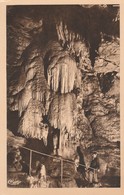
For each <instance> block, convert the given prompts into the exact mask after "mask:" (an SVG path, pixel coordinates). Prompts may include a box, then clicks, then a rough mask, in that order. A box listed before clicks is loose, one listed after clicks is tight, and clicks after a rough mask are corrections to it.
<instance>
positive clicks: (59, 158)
mask: <svg viewBox="0 0 124 195" xmlns="http://www.w3.org/2000/svg"><path fill="white" fill-rule="evenodd" d="M20 147H21V148H24V149H26V150H29V151H32V152H34V153H37V154H41V155H44V156H48V157H51V158H54V159H57V160H60V161H61V160H63V161H65V162H69V163H71V164H75V162H74V161H71V160H67V159H64V158H63V157H62V156H59V157H55V156H53V155H50V154H46V153H43V152H38V151H36V150H33V149H30V148H27V147H25V146H20ZM78 165H80V166H82V167H85V168H86V169H87V167H86V166H85V165H83V164H81V163H78ZM88 169H92V170H96V169H95V168H92V167H88ZM116 169H118V170H120V169H119V168H117V167H116Z"/></svg>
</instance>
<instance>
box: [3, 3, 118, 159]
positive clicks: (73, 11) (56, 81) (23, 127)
mask: <svg viewBox="0 0 124 195" xmlns="http://www.w3.org/2000/svg"><path fill="white" fill-rule="evenodd" d="M119 54H120V53H119V9H118V8H115V7H112V6H105V7H104V6H92V7H90V8H89V7H83V6H77V5H75V6H8V8H7V85H8V87H7V93H8V101H7V107H8V110H9V111H12V112H15V111H17V113H18V116H17V117H18V119H19V122H18V128H17V129H16V130H15V131H14V133H15V134H16V133H17V132H18V133H19V134H20V135H23V136H24V137H26V138H35V139H39V140H41V139H42V140H43V142H44V145H47V144H48V143H47V141H48V139H47V138H48V134H50V133H51V134H52V133H53V131H54V130H55V129H59V130H60V135H61V136H60V138H61V139H60V146H59V153H60V154H62V155H63V156H64V157H70V156H73V154H74V153H75V150H76V146H77V145H78V144H79V143H81V144H82V146H83V148H89V147H91V146H93V144H94V140H98V139H101V140H102V142H100V144H101V145H102V144H103V145H104V144H105V143H107V144H108V143H113V142H115V143H116V142H117V143H118V142H119V141H120V116H119V113H120V111H119V110H120V107H119V79H120V76H119V62H120V61H119ZM9 121H11V115H9V116H8V123H9ZM8 126H9V125H8ZM8 128H9V129H11V130H12V131H13V129H12V128H11V127H8ZM51 129H52V130H51ZM66 143H68V144H66ZM98 144H99V143H98ZM69 151H70V152H69Z"/></svg>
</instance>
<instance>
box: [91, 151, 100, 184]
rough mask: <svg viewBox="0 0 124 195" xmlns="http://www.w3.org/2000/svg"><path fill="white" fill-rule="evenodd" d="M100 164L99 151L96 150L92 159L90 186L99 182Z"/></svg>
mask: <svg viewBox="0 0 124 195" xmlns="http://www.w3.org/2000/svg"><path fill="white" fill-rule="evenodd" d="M99 168H100V164H99V158H98V156H97V152H94V153H93V155H92V160H91V163H90V167H89V186H90V187H91V186H93V184H98V172H99Z"/></svg>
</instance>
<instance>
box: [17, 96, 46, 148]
mask: <svg viewBox="0 0 124 195" xmlns="http://www.w3.org/2000/svg"><path fill="white" fill-rule="evenodd" d="M44 114H45V111H44V107H43V105H42V103H41V102H40V101H38V100H30V102H29V105H28V108H27V110H26V112H25V113H24V116H23V117H22V119H21V121H20V123H19V129H18V132H19V133H21V134H22V135H24V136H25V137H32V138H37V139H43V141H44V144H45V145H46V144H47V136H48V125H47V124H44V123H43V122H42V121H43V115H44Z"/></svg>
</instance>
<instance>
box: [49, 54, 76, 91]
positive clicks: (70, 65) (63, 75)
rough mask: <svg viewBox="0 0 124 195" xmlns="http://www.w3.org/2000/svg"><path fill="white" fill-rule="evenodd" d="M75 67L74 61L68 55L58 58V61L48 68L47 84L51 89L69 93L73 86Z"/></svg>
mask: <svg viewBox="0 0 124 195" xmlns="http://www.w3.org/2000/svg"><path fill="white" fill-rule="evenodd" d="M76 72H77V67H76V62H75V61H74V60H73V59H71V58H70V57H68V56H65V57H64V58H62V59H60V60H58V62H57V63H56V64H55V65H54V67H51V65H49V68H48V85H49V86H50V88H51V89H52V90H53V91H58V90H59V88H60V92H61V93H69V92H71V91H72V90H73V88H74V82H75V77H76Z"/></svg>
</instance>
